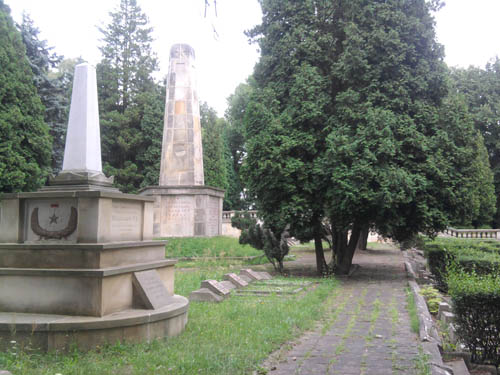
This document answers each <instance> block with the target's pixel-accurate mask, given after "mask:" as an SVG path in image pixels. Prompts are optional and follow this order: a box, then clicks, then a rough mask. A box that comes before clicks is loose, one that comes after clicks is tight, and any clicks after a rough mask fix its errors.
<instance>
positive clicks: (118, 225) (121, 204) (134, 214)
mask: <svg viewBox="0 0 500 375" xmlns="http://www.w3.org/2000/svg"><path fill="white" fill-rule="evenodd" d="M141 219H142V205H141V204H140V203H137V202H127V201H122V200H113V203H112V214H111V233H112V234H113V237H115V238H117V239H119V240H120V241H130V240H140V239H141V231H142V220H141Z"/></svg>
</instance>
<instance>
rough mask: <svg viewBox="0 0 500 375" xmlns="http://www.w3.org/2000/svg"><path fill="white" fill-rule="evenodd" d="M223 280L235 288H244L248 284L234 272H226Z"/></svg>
mask: <svg viewBox="0 0 500 375" xmlns="http://www.w3.org/2000/svg"><path fill="white" fill-rule="evenodd" d="M224 280H227V281H230V282H231V283H232V284H233V285H234V286H235V287H236V288H244V287H246V286H248V282H246V281H245V280H243V278H241V277H239V276H238V275H237V274H235V273H226V274H225V275H224Z"/></svg>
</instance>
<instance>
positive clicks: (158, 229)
mask: <svg viewBox="0 0 500 375" xmlns="http://www.w3.org/2000/svg"><path fill="white" fill-rule="evenodd" d="M159 182H160V184H159V186H148V187H146V188H144V189H142V190H141V191H140V194H141V195H149V196H154V197H155V206H154V209H155V211H154V223H153V234H154V236H155V237H191V236H218V235H220V234H221V233H222V201H223V199H224V190H222V189H217V188H213V187H210V186H204V183H205V181H204V175H203V149H202V143H201V124H200V105H199V103H198V94H197V92H196V76H195V54H194V50H193V48H191V47H190V46H188V45H187V44H174V45H173V46H172V48H171V49H170V65H169V72H168V81H167V100H166V108H165V122H164V127H163V144H162V153H161V168H160V181H159Z"/></svg>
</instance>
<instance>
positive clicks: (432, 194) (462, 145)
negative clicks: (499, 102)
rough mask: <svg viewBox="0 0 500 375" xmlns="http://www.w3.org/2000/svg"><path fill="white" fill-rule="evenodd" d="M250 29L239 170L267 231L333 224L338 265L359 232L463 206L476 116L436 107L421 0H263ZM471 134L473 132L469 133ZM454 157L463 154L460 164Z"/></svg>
mask: <svg viewBox="0 0 500 375" xmlns="http://www.w3.org/2000/svg"><path fill="white" fill-rule="evenodd" d="M261 6H262V11H263V21H262V24H261V25H259V26H257V27H255V28H254V29H253V30H251V31H250V32H249V36H250V37H251V38H253V39H254V40H257V41H258V43H259V46H260V50H261V59H260V61H259V63H258V64H257V65H256V67H255V70H254V74H253V77H254V79H255V89H254V92H253V94H252V99H251V101H250V102H249V104H248V105H247V107H246V113H245V118H244V120H245V134H246V149H247V156H246V159H245V161H244V171H243V172H244V175H245V181H246V183H247V186H248V187H249V188H250V190H251V192H252V193H253V194H254V195H255V197H256V199H257V205H258V209H259V213H260V214H261V215H262V218H263V221H264V223H265V224H266V225H267V226H268V227H269V228H270V229H271V230H272V232H273V233H275V234H276V235H277V236H279V234H280V233H281V232H283V231H284V230H285V228H286V227H287V224H289V225H290V233H291V235H293V236H295V237H297V238H299V239H301V240H310V239H314V240H315V248H316V261H317V267H318V271H319V272H320V273H323V272H324V271H325V268H326V263H325V260H324V254H323V248H322V241H321V240H322V239H323V238H325V237H326V236H330V238H329V240H330V241H331V242H332V244H333V255H334V258H333V265H332V266H333V268H334V270H335V272H337V273H339V274H345V273H347V272H348V271H349V269H350V266H351V263H352V257H353V255H354V251H355V249H356V246H357V244H358V240H359V237H360V234H361V232H362V231H364V230H366V229H367V228H368V227H372V228H374V229H376V230H377V231H379V232H380V233H381V234H382V235H384V236H387V237H390V238H393V239H395V240H398V241H401V240H404V239H407V238H410V237H412V236H413V235H414V234H416V233H419V232H424V233H427V234H429V235H434V234H435V233H436V232H437V231H439V230H442V229H444V228H445V227H446V226H447V225H448V224H449V223H450V220H454V219H456V218H457V217H458V215H459V214H460V212H461V211H460V209H459V206H460V204H461V201H460V199H462V198H463V197H464V196H465V197H467V198H470V197H471V196H472V195H473V194H474V193H473V192H471V191H469V190H467V189H466V187H464V186H461V179H462V177H465V178H469V174H470V165H471V163H473V159H470V158H469V159H468V158H467V157H468V156H470V155H472V154H473V153H472V152H471V149H470V143H468V142H465V141H464V139H466V138H467V137H468V136H470V135H471V134H474V133H473V129H472V128H471V127H470V124H469V125H468V123H467V122H464V123H462V122H460V127H453V124H454V123H455V122H454V121H455V120H456V119H449V118H442V117H440V116H441V114H442V104H443V98H444V97H446V94H447V91H448V87H447V84H446V67H445V65H444V63H443V49H442V47H441V46H440V45H439V44H437V42H436V38H435V33H434V20H433V18H432V16H431V8H435V7H436V6H439V3H438V2H426V1H425V0H415V1H412V2H401V1H399V0H351V1H348V2H346V1H341V0H333V1H329V2H324V1H317V0H305V1H292V0H286V1H284V0H261ZM472 139H473V140H475V138H474V137H472ZM455 161H460V162H461V163H462V165H461V167H460V169H458V170H456V169H455V166H456V165H458V164H457V163H456V162H455ZM326 224H328V225H326Z"/></svg>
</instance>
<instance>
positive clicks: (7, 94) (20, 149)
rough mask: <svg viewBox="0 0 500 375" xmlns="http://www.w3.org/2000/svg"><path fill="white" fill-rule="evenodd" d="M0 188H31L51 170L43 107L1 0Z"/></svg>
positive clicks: (50, 146)
mask: <svg viewBox="0 0 500 375" xmlns="http://www.w3.org/2000/svg"><path fill="white" fill-rule="evenodd" d="M0 67H1V68H0V192H5V193H11V192H18V191H31V190H35V189H36V188H38V187H40V186H41V185H42V184H43V182H44V180H45V178H46V176H47V174H48V173H49V170H50V150H51V148H52V143H51V142H52V141H51V139H50V135H49V130H48V127H47V125H46V124H45V122H44V121H43V115H44V108H43V104H42V103H41V101H40V98H39V96H38V95H37V92H36V88H35V86H34V84H33V73H32V71H31V68H30V64H29V61H28V59H27V57H26V49H25V47H24V45H23V42H22V38H21V35H20V33H19V32H18V31H17V30H16V28H15V26H14V22H13V20H12V18H11V16H10V9H9V7H8V6H7V5H5V4H4V2H3V0H0Z"/></svg>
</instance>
